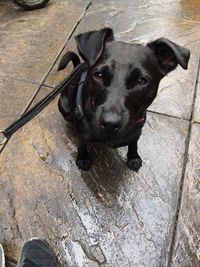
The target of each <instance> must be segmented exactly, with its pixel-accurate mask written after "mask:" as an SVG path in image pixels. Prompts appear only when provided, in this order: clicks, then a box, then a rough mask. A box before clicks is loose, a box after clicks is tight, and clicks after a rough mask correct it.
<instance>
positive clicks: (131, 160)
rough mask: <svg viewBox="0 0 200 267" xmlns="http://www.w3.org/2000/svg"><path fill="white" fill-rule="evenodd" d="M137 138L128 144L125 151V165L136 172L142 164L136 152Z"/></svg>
mask: <svg viewBox="0 0 200 267" xmlns="http://www.w3.org/2000/svg"><path fill="white" fill-rule="evenodd" d="M138 139H139V138H138ZM138 139H136V140H135V141H134V142H132V143H131V144H129V145H128V153H127V166H128V168H129V169H130V170H133V171H136V172H138V171H139V169H140V167H141V166H142V159H141V158H140V156H139V154H138V152H137V149H138V147H137V142H138Z"/></svg>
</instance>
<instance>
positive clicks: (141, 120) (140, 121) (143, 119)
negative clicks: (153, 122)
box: [135, 117, 145, 124]
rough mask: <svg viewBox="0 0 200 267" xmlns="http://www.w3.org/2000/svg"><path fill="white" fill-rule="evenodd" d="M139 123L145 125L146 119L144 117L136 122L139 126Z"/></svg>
mask: <svg viewBox="0 0 200 267" xmlns="http://www.w3.org/2000/svg"><path fill="white" fill-rule="evenodd" d="M139 123H145V118H144V117H142V118H140V119H139V120H137V121H136V122H135V124H139Z"/></svg>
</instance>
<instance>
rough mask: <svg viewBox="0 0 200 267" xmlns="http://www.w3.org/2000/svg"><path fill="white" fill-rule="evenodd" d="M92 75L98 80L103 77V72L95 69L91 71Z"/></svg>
mask: <svg viewBox="0 0 200 267" xmlns="http://www.w3.org/2000/svg"><path fill="white" fill-rule="evenodd" d="M93 76H94V78H95V79H96V80H98V81H100V80H102V79H103V74H102V72H100V71H95V72H94V73H93Z"/></svg>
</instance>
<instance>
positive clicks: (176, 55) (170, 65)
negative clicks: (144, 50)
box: [147, 38, 190, 75]
mask: <svg viewBox="0 0 200 267" xmlns="http://www.w3.org/2000/svg"><path fill="white" fill-rule="evenodd" d="M147 46H148V47H149V48H151V49H152V50H153V52H154V54H155V55H156V58H157V61H158V64H159V66H160V69H161V71H162V73H163V74H164V75H165V74H167V73H168V72H170V71H172V70H174V69H175V68H176V67H177V65H178V64H179V65H180V66H181V67H182V68H183V69H187V67H188V61H189V58H190V51H189V50H188V49H187V48H185V47H182V46H180V45H177V44H175V43H173V42H172V41H170V40H168V39H166V38H159V39H157V40H155V41H153V42H151V43H148V44H147Z"/></svg>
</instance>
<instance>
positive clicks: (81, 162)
mask: <svg viewBox="0 0 200 267" xmlns="http://www.w3.org/2000/svg"><path fill="white" fill-rule="evenodd" d="M76 165H77V166H78V168H79V169H81V170H83V171H88V170H89V169H90V167H91V165H92V160H91V159H90V158H87V159H77V160H76Z"/></svg>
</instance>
